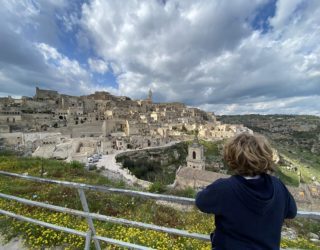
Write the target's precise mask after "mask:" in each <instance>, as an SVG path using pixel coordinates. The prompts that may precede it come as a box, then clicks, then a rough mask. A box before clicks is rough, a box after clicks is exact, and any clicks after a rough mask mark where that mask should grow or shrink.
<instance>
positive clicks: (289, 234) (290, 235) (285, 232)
mask: <svg viewBox="0 0 320 250" xmlns="http://www.w3.org/2000/svg"><path fill="white" fill-rule="evenodd" d="M281 237H282V238H286V239H289V240H294V239H296V238H297V237H298V234H297V232H296V231H295V230H294V229H293V228H289V227H283V228H282V231H281Z"/></svg>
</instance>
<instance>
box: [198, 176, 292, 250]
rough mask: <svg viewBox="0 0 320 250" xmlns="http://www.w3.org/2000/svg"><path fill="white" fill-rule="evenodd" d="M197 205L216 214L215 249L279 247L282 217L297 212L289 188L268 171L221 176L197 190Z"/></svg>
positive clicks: (213, 237) (290, 216) (265, 249)
mask: <svg viewBox="0 0 320 250" xmlns="http://www.w3.org/2000/svg"><path fill="white" fill-rule="evenodd" d="M196 206H197V207H198V208H199V209H200V210H201V211H202V212H204V213H212V214H215V226H216V230H215V232H214V233H213V234H212V238H211V241H212V246H213V247H214V249H215V250H220V249H228V250H229V249H230V250H235V249H236V250H242V249H261V250H262V249H264V250H267V249H279V247H280V236H281V227H282V224H283V220H284V219H285V218H294V217H295V216H296V214H297V207H296V203H295V201H294V199H293V197H292V195H291V194H290V193H289V191H288V189H287V188H286V187H285V185H284V184H283V183H282V182H281V181H280V180H279V179H278V178H276V177H273V176H270V175H268V174H263V175H261V176H260V178H258V179H249V180H247V179H245V178H243V177H242V176H239V175H235V176H231V177H229V178H227V179H219V180H217V181H215V182H214V183H212V184H210V185H209V186H207V187H206V188H205V189H204V190H202V191H200V192H199V193H198V194H197V197H196Z"/></svg>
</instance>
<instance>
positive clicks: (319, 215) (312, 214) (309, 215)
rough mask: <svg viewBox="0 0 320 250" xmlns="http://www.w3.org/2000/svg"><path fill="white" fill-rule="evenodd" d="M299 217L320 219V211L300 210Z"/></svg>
mask: <svg viewBox="0 0 320 250" xmlns="http://www.w3.org/2000/svg"><path fill="white" fill-rule="evenodd" d="M297 218H306V219H314V220H320V212H310V211H298V212H297Z"/></svg>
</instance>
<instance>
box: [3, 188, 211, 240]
mask: <svg viewBox="0 0 320 250" xmlns="http://www.w3.org/2000/svg"><path fill="white" fill-rule="evenodd" d="M0 198H5V199H9V200H14V201H17V202H20V203H24V204H26V205H30V206H37V207H42V208H46V209H50V210H53V211H57V212H61V213H68V214H72V215H76V216H81V217H86V218H87V217H89V216H90V217H91V218H92V219H97V220H101V221H107V222H111V223H115V224H121V225H126V226H133V227H138V228H145V229H150V230H154V231H158V232H163V233H169V234H175V235H179V236H183V237H188V238H194V239H198V240H205V241H209V240H210V237H209V236H208V235H204V234H198V233H189V232H188V231H185V230H179V229H175V228H167V227H161V226H157V225H152V224H147V223H143V222H138V221H131V220H126V219H122V218H116V217H111V216H106V215H102V214H97V213H86V212H83V211H79V210H75V209H71V208H66V207H60V206H55V205H50V204H46V203H42V202H38V201H32V200H27V199H24V198H20V197H16V196H12V195H8V194H3V193H0Z"/></svg>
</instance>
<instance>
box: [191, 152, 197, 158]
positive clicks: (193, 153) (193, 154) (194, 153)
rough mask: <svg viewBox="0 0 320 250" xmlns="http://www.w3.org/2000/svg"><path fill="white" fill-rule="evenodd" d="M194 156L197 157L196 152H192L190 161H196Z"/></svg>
mask: <svg viewBox="0 0 320 250" xmlns="http://www.w3.org/2000/svg"><path fill="white" fill-rule="evenodd" d="M196 156H197V155H196V152H195V151H193V152H192V159H196Z"/></svg>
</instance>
